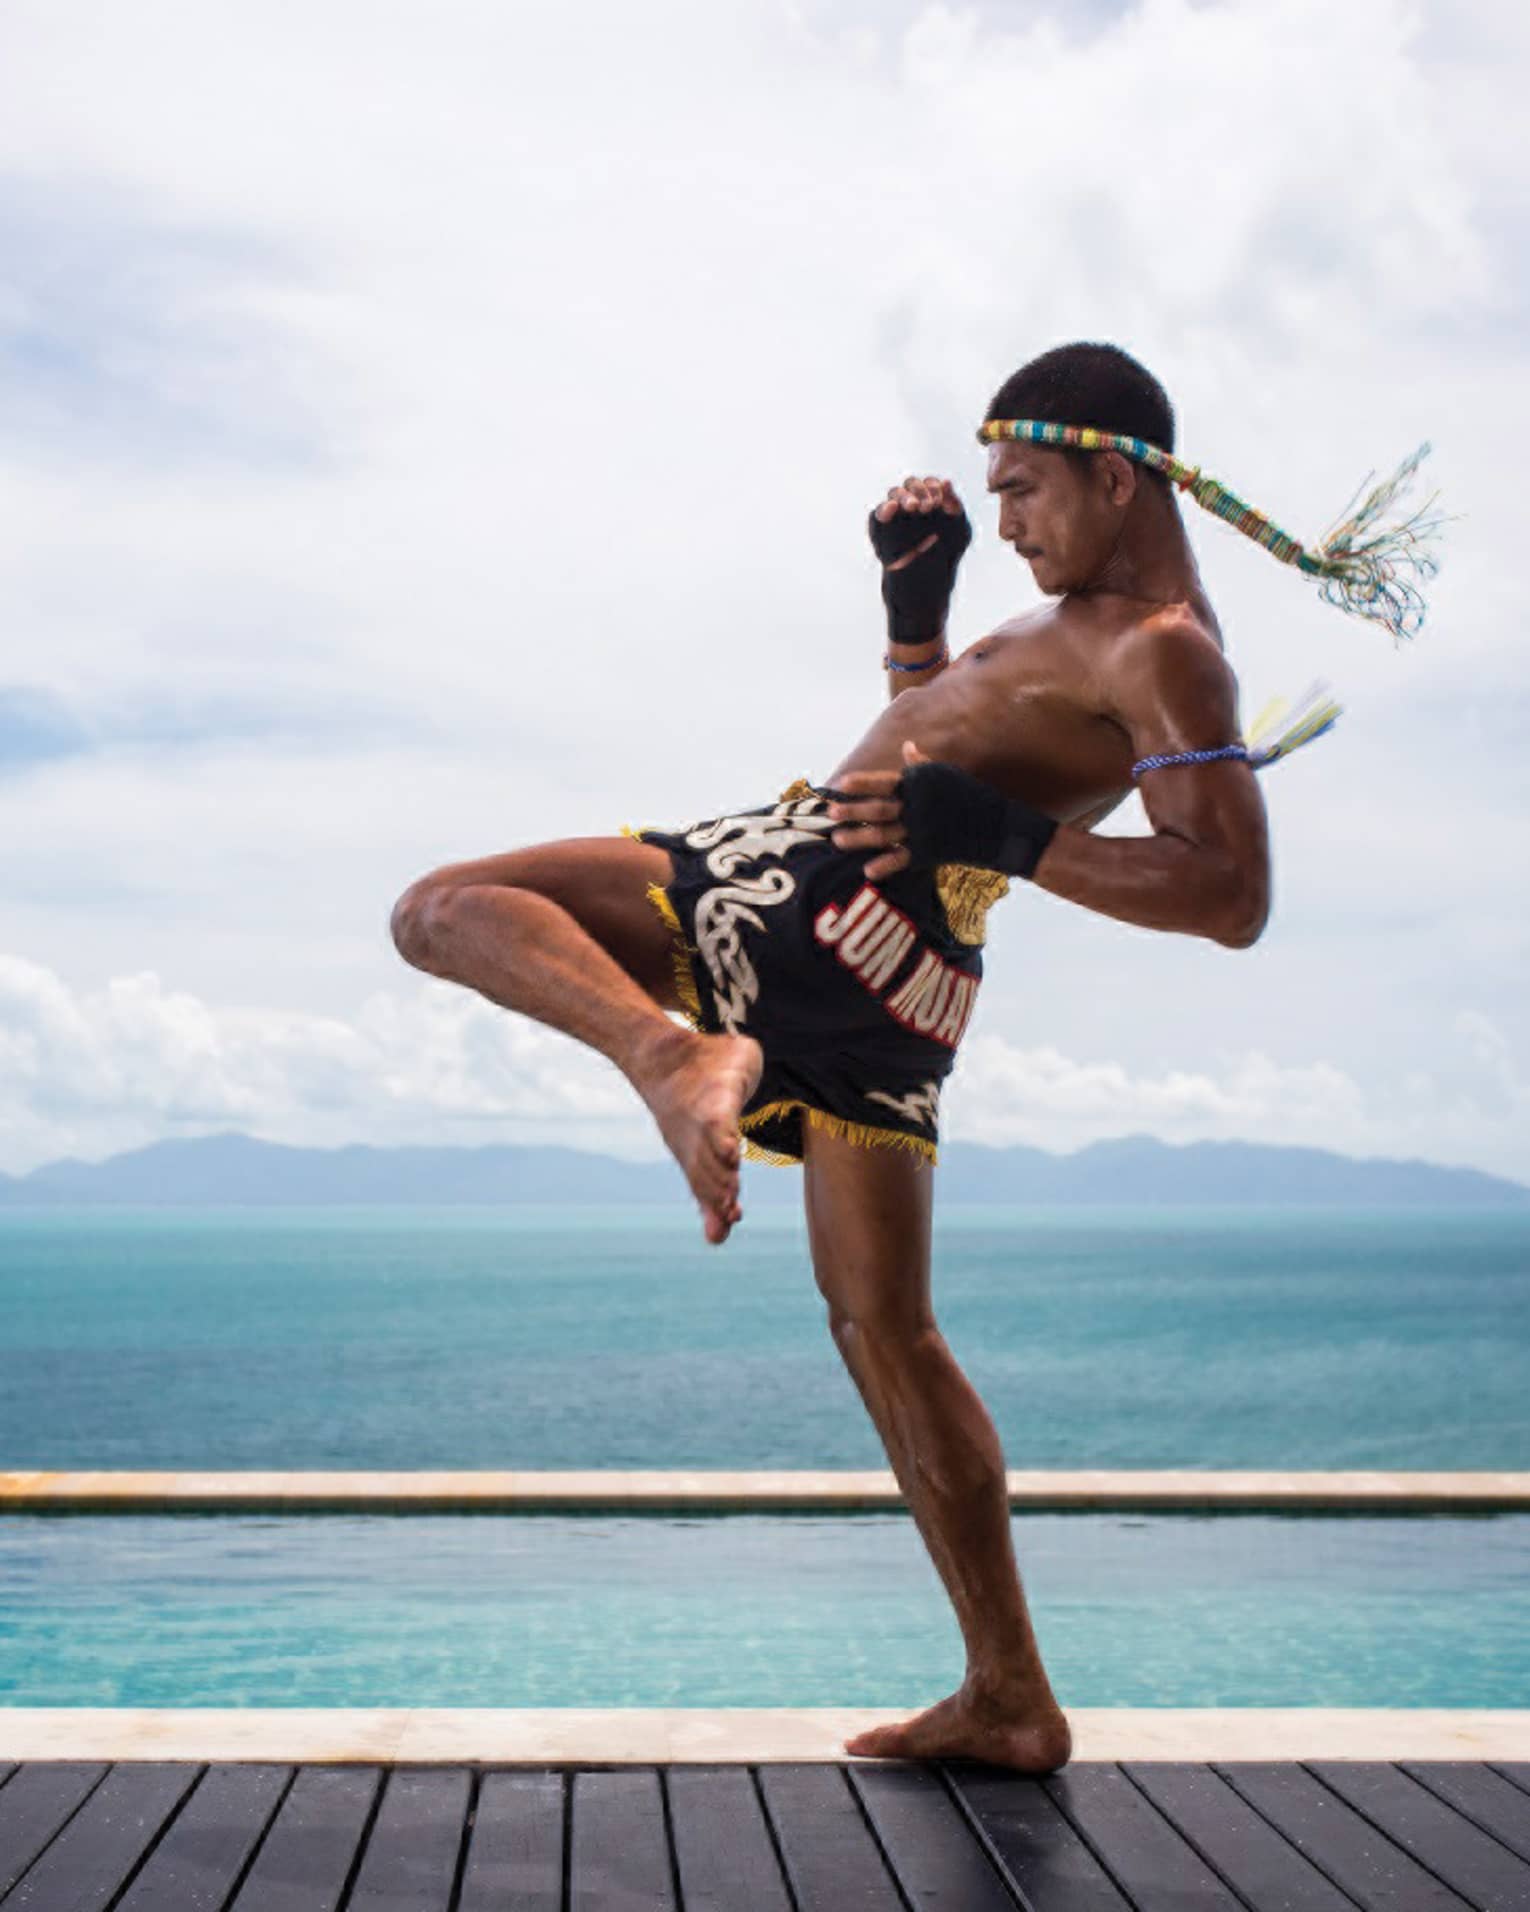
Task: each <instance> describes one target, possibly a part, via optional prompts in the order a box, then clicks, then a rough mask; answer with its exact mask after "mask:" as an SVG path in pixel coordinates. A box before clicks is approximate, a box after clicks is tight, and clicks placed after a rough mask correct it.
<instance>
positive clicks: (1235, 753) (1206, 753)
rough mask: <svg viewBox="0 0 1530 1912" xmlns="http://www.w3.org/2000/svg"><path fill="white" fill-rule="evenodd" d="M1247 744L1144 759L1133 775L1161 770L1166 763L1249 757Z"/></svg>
mask: <svg viewBox="0 0 1530 1912" xmlns="http://www.w3.org/2000/svg"><path fill="white" fill-rule="evenodd" d="M1247 755H1248V745H1247V744H1223V746H1222V748H1221V749H1220V750H1181V751H1180V752H1179V753H1178V754H1177V755H1176V756H1172V757H1143V758H1141V759H1140V760H1139V761H1138V762H1136V763H1134V764H1133V765H1132V775H1133V776H1134V777H1137V776H1140V775H1141V773H1142V772H1143V771H1144V770H1161V769H1162V768H1163V766H1164V765H1165V764H1166V763H1215V762H1216V760H1217V758H1218V757H1247Z"/></svg>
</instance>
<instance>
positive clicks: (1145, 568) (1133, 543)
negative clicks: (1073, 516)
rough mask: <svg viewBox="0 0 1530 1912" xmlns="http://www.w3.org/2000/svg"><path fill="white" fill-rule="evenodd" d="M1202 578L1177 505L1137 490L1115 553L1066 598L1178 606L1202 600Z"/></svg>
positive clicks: (1160, 494) (1171, 499)
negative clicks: (1193, 599)
mask: <svg viewBox="0 0 1530 1912" xmlns="http://www.w3.org/2000/svg"><path fill="white" fill-rule="evenodd" d="M1200 590H1201V575H1200V572H1199V571H1198V570H1197V569H1196V563H1195V553H1194V552H1193V551H1192V550H1191V549H1190V540H1189V539H1188V538H1187V537H1186V536H1185V527H1184V522H1183V520H1182V519H1181V517H1180V515H1179V503H1178V501H1177V500H1176V498H1175V497H1174V494H1173V493H1172V492H1169V493H1167V494H1165V493H1163V492H1162V491H1160V490H1159V489H1158V488H1157V487H1156V486H1147V487H1144V488H1142V489H1139V491H1138V494H1137V496H1136V497H1135V498H1134V499H1133V500H1132V504H1131V507H1130V509H1129V510H1128V511H1127V512H1126V514H1125V520H1124V522H1123V524H1122V526H1121V536H1120V538H1119V539H1118V540H1117V543H1116V547H1115V549H1114V550H1113V551H1112V552H1111V554H1110V556H1109V557H1108V558H1107V559H1106V561H1105V563H1104V564H1103V565H1102V566H1101V567H1100V569H1099V570H1098V572H1096V574H1095V575H1094V577H1093V578H1091V579H1090V581H1089V583H1088V584H1087V585H1085V586H1083V587H1082V588H1081V589H1080V590H1078V591H1070V592H1069V593H1068V595H1069V596H1070V597H1095V596H1104V595H1117V596H1121V597H1134V598H1146V599H1147V600H1149V602H1151V603H1156V604H1176V603H1179V602H1180V601H1182V600H1183V599H1185V598H1189V597H1195V596H1198V595H1199V594H1200Z"/></svg>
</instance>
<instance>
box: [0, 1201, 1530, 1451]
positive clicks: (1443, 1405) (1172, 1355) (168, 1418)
mask: <svg viewBox="0 0 1530 1912" xmlns="http://www.w3.org/2000/svg"><path fill="white" fill-rule="evenodd" d="M934 1296H935V1306H936V1313H937V1317H938V1319H939V1321H940V1323H941V1326H942V1327H943V1329H944V1331H945V1334H946V1337H947V1339H948V1341H949V1342H950V1343H951V1346H952V1348H953V1350H954V1351H955V1353H956V1356H957V1359H958V1360H959V1361H960V1362H961V1363H962V1365H963V1367H964V1368H965V1369H966V1371H967V1373H968V1375H969V1376H970V1378H971V1379H972V1381H973V1382H974V1384H975V1385H976V1386H977V1388H978V1391H979V1392H980V1393H981V1394H982V1396H983V1398H984V1400H985V1402H986V1403H987V1405H988V1408H989V1411H990V1412H991V1413H992V1415H993V1417H994V1420H995V1423H996V1424H997V1426H998V1429H999V1433H1000V1437H1001V1439H1002V1441H1003V1445H1004V1451H1005V1458H1006V1461H1007V1462H1008V1464H1009V1465H1010V1466H1011V1467H1017V1468H1025V1467H1067V1466H1099V1467H1172V1466H1188V1467H1295V1468H1306V1467H1386V1468H1530V1214H1526V1213H1524V1212H1522V1211H1515V1210H1508V1209H1504V1210H1482V1211H1463V1210H1459V1209H1456V1210H1442V1211H1434V1210H1409V1211H1406V1212H1402V1211H1377V1210H1344V1209H1315V1210H1305V1211H1302V1210H1294V1211H1293V1210H1290V1209H1270V1210H1262V1209H1241V1210H1227V1209H1183V1210H1175V1209H1162V1208H1154V1209H1121V1210H1111V1211H1094V1212H1093V1213H1089V1212H1082V1211H1080V1210H1078V1209H1051V1210H1048V1209H1019V1208H1016V1209H999V1208H967V1209H954V1210H949V1211H947V1212H946V1213H945V1214H944V1215H941V1216H938V1217H937V1223H936V1249H935V1264H934ZM885 1465H886V1459H885V1456H884V1454H883V1452H882V1449H881V1446H880V1443H879V1442H878V1440H877V1438H876V1434H875V1431H874V1430H873V1428H872V1426H871V1424H870V1422H869V1421H868V1419H867V1418H866V1415H865V1412H864V1409H863V1408H862V1406H861V1403H860V1399H859V1397H858V1396H857V1394H856V1393H855V1390H854V1388H853V1386H852V1384H851V1382H850V1379H849V1376H848V1375H847V1374H846V1372H845V1371H844V1369H843V1367H842V1365H841V1363H840V1360H839V1356H838V1354H837V1353H836V1351H835V1349H834V1347H833V1344H832V1342H831V1341H830V1338H829V1335H828V1332H827V1328H826V1325H825V1310H824V1304H823V1301H822V1299H821V1298H820V1296H819V1294H818V1291H817V1289H816V1287H815V1286H814V1282H813V1276H812V1272H811V1268H810V1265H809V1262H808V1257H807V1249H806V1240H805V1235H804V1231H803V1227H802V1222H801V1218H800V1215H798V1214H797V1213H796V1212H795V1211H791V1210H777V1211H770V1210H768V1209H765V1208H762V1207H756V1209H755V1210H754V1211H753V1212H752V1213H751V1214H750V1215H749V1216H748V1217H747V1218H746V1221H745V1223H744V1225H743V1226H742V1227H741V1228H740V1229H739V1230H738V1231H737V1232H736V1233H735V1235H734V1237H733V1238H732V1239H731V1240H730V1241H729V1242H728V1243H727V1245H726V1246H725V1247H723V1248H722V1249H720V1250H718V1249H711V1248H709V1247H707V1245H706V1244H705V1243H704V1242H703V1241H702V1240H701V1239H700V1234H699V1230H698V1228H697V1226H696V1224H695V1221H694V1218H693V1216H692V1214H691V1213H690V1211H689V1210H688V1209H684V1208H681V1207H679V1206H677V1207H676V1209H675V1210H674V1211H672V1212H671V1211H668V1210H654V1209H651V1208H642V1209H638V1208H595V1209H591V1210H588V1211H585V1212H583V1213H575V1212H572V1211H565V1210H557V1209H528V1208H523V1209H513V1210H511V1209H507V1210H499V1211H484V1210H410V1209H404V1210H395V1209H373V1210H334V1209H313V1210H286V1211H282V1210H276V1211H268V1210H258V1211H257V1210H245V1211H203V1212H197V1211H183V1212H180V1213H171V1212H166V1211H160V1212H153V1211H115V1212H114V1211H94V1212H77V1213H74V1212H66V1213H50V1212H47V1211H35V1212H33V1213H30V1214H27V1213H23V1212H19V1211H17V1212H11V1213H6V1212H3V1211H0V1468H32V1467H40V1468H74V1467H84V1468H95V1467H103V1468H204V1467H206V1468H219V1467H228V1468H256V1467H274V1468H318V1467H354V1468H416V1467H463V1468H477V1467H509V1468H601V1467H610V1468H615V1467H655V1468H664V1467H678V1468H690V1467H701V1468H706V1467H743V1468H755V1467H758V1468H768V1467H787V1468H798V1467H810V1468H819V1467H824V1468H842V1467H851V1468H863V1467H872V1468H880V1467H884V1466H885Z"/></svg>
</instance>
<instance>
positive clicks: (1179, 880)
mask: <svg viewBox="0 0 1530 1912" xmlns="http://www.w3.org/2000/svg"><path fill="white" fill-rule="evenodd" d="M1107 690H1108V693H1109V695H1110V698H1111V703H1112V706H1113V708H1112V710H1111V713H1110V714H1111V715H1112V716H1114V718H1115V719H1116V721H1117V722H1118V723H1119V724H1120V725H1121V727H1122V728H1123V729H1124V730H1125V732H1126V734H1127V735H1128V737H1130V739H1131V745H1132V757H1133V760H1134V761H1135V760H1136V759H1138V758H1141V757H1149V756H1157V755H1160V754H1162V755H1171V754H1176V753H1178V752H1180V751H1186V750H1215V749H1218V748H1220V746H1222V745H1223V744H1231V743H1237V742H1238V741H1239V730H1238V690H1237V679H1236V678H1235V677H1234V675H1233V672H1232V668H1231V666H1230V665H1229V664H1228V662H1227V659H1226V658H1225V657H1224V656H1223V655H1222V652H1221V651H1220V649H1219V648H1218V647H1217V645H1216V644H1215V643H1214V642H1213V641H1212V639H1211V638H1210V637H1208V636H1207V635H1206V633H1205V632H1204V631H1203V630H1201V629H1199V627H1197V626H1196V625H1194V624H1192V623H1189V622H1187V621H1184V620H1181V619H1178V618H1165V619H1156V620H1153V621H1152V622H1150V623H1147V624H1144V625H1143V627H1142V628H1141V629H1140V630H1139V631H1138V632H1136V633H1135V634H1134V636H1133V637H1132V638H1131V639H1129V640H1128V641H1127V642H1126V643H1125V644H1124V645H1123V646H1122V650H1121V653H1120V661H1119V668H1118V670H1117V671H1116V672H1115V674H1114V675H1113V677H1112V680H1111V682H1110V683H1109V685H1108V686H1107ZM1138 788H1139V789H1140V791H1141V792H1142V803H1143V808H1144V809H1145V810H1146V811H1147V816H1148V821H1149V822H1150V823H1151V824H1152V826H1153V834H1152V835H1151V836H1150V837H1141V836H1137V837H1101V836H1095V835H1091V834H1090V833H1089V831H1087V830H1081V829H1078V828H1076V827H1074V826H1071V825H1068V824H1063V825H1060V826H1059V828H1058V830H1057V833H1056V835H1055V836H1054V837H1053V838H1052V841H1051V842H1050V843H1049V844H1048V846H1047V848H1046V850H1045V851H1044V852H1043V853H1042V856H1041V860H1040V862H1039V863H1038V864H1037V866H1036V869H1035V872H1034V874H1033V877H1032V881H1033V882H1035V883H1037V884H1038V885H1039V886H1040V887H1041V888H1042V889H1044V890H1050V891H1051V892H1052V894H1053V895H1054V896H1062V897H1066V898H1067V899H1068V901H1069V902H1072V903H1082V904H1083V905H1084V907H1085V908H1086V909H1093V910H1100V911H1102V912H1103V913H1104V914H1105V915H1107V916H1114V917H1117V918H1119V919H1120V920H1121V921H1122V922H1126V923H1138V924H1141V925H1142V926H1143V927H1144V928H1147V929H1166V930H1179V931H1181V932H1183V933H1186V934H1189V935H1191V936H1206V937H1209V938H1210V939H1211V940H1212V941H1213V942H1217V943H1222V944H1224V945H1225V946H1226V947H1228V948H1230V949H1247V948H1248V947H1249V946H1250V945H1251V944H1252V943H1255V942H1257V941H1258V939H1259V936H1260V934H1261V932H1262V931H1263V929H1264V926H1265V923H1266V922H1267V921H1268V918H1269V911H1270V844H1269V829H1268V823H1267V819H1266V816H1265V809H1264V799H1263V797H1262V796H1261V795H1260V792H1259V786H1258V782H1257V780H1256V777H1255V774H1254V772H1253V771H1252V770H1251V769H1250V768H1249V766H1248V764H1247V763H1245V762H1242V761H1240V760H1239V759H1236V758H1223V759H1221V760H1220V761H1218V762H1216V763H1188V764H1169V765H1166V766H1165V767H1164V768H1163V769H1161V770H1145V771H1144V772H1143V773H1142V777H1141V779H1140V782H1139V784H1138Z"/></svg>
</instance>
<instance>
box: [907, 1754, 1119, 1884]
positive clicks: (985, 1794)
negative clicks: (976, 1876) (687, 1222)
mask: <svg viewBox="0 0 1530 1912" xmlns="http://www.w3.org/2000/svg"><path fill="white" fill-rule="evenodd" d="M943 1770H944V1773H945V1777H946V1780H947V1782H948V1784H949V1785H950V1787H951V1789H952V1795H953V1797H954V1798H955V1799H956V1800H957V1801H958V1802H959V1803H960V1804H961V1805H963V1806H964V1807H965V1808H966V1810H967V1811H968V1812H969V1813H970V1814H971V1815H972V1818H973V1819H974V1821H975V1822H976V1826H977V1830H978V1831H979V1832H980V1833H981V1835H982V1836H983V1838H985V1839H986V1840H987V1842H988V1845H989V1848H990V1850H991V1851H992V1852H993V1853H994V1855H995V1857H996V1859H997V1860H998V1862H999V1864H1000V1865H1001V1866H1002V1867H1003V1869H1004V1872H1005V1875H1006V1876H1007V1878H1008V1879H1009V1881H1010V1883H1011V1884H1012V1885H1013V1886H1014V1887H1015V1888H1016V1889H1017V1890H1018V1891H1019V1893H1020V1894H1021V1895H1022V1897H1024V1898H1025V1899H1027V1900H1028V1901H1029V1902H1030V1903H1031V1904H1032V1905H1034V1906H1037V1907H1045V1908H1046V1912H1128V1907H1129V1902H1128V1901H1127V1900H1126V1899H1125V1898H1124V1897H1123V1896H1122V1894H1121V1891H1120V1888H1119V1887H1118V1886H1117V1885H1116V1883H1115V1881H1114V1880H1113V1879H1112V1878H1111V1876H1110V1874H1109V1873H1108V1872H1107V1871H1106V1870H1105V1868H1104V1867H1103V1866H1102V1865H1101V1864H1100V1862H1099V1860H1098V1859H1097V1858H1096V1857H1095V1856H1094V1854H1093V1853H1092V1852H1091V1851H1090V1849H1089V1847H1088V1846H1087V1845H1086V1844H1085V1843H1084V1841H1083V1840H1082V1839H1081V1838H1080V1837H1079V1835H1078V1833H1077V1831H1076V1830H1075V1829H1074V1826H1073V1824H1072V1822H1071V1820H1069V1818H1068V1817H1067V1815H1066V1814H1065V1813H1064V1812H1063V1810H1062V1808H1061V1807H1060V1806H1059V1805H1058V1804H1057V1802H1056V1800H1055V1799H1053V1797H1052V1795H1051V1794H1050V1793H1049V1792H1048V1791H1047V1789H1046V1787H1045V1786H1043V1785H1042V1784H1041V1782H1040V1780H1039V1779H1031V1778H1028V1777H1026V1776H1025V1775H1024V1774H1022V1773H1014V1772H987V1771H984V1770H983V1769H982V1768H981V1767H977V1766H971V1765H961V1766H958V1765H955V1764H951V1765H948V1766H945V1767H944V1769H943Z"/></svg>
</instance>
